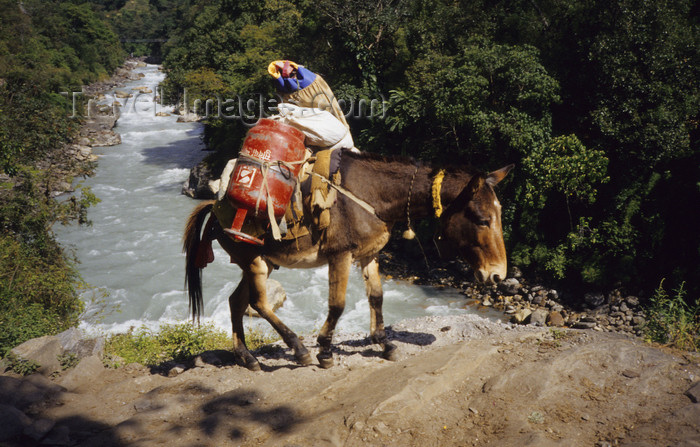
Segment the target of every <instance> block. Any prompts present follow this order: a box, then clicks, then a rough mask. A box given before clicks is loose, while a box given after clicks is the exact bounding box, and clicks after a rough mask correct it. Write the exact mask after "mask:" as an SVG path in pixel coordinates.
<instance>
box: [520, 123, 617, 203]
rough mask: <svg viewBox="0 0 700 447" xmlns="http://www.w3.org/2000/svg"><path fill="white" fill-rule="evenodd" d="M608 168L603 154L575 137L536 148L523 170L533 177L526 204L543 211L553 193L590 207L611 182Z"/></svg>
mask: <svg viewBox="0 0 700 447" xmlns="http://www.w3.org/2000/svg"><path fill="white" fill-rule="evenodd" d="M607 165H608V159H607V158H606V156H605V153H604V152H603V151H599V150H592V149H588V148H586V147H585V146H584V145H583V143H581V141H580V140H579V139H578V138H577V137H576V136H575V135H567V136H562V137H556V138H553V139H551V140H550V141H549V142H548V143H547V144H545V145H542V146H535V147H533V148H531V151H530V153H529V154H528V155H527V157H525V158H524V159H523V169H525V170H526V172H527V175H528V176H529V177H530V178H531V180H530V182H529V183H528V184H527V185H526V193H525V199H526V200H527V205H529V206H532V207H536V208H543V207H544V204H545V202H546V199H547V195H548V194H549V193H550V192H558V193H561V194H563V195H564V197H566V199H567V200H569V199H571V200H578V201H581V202H585V203H588V204H591V203H593V202H595V200H596V194H597V192H598V187H599V186H600V185H601V184H603V183H606V182H608V181H609V180H610V178H609V177H608V176H607Z"/></svg>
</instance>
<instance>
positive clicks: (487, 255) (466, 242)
mask: <svg viewBox="0 0 700 447" xmlns="http://www.w3.org/2000/svg"><path fill="white" fill-rule="evenodd" d="M512 168H513V165H508V166H506V167H504V168H501V169H499V170H497V171H494V172H492V173H490V174H488V175H485V174H477V175H474V176H473V177H472V178H471V179H470V181H469V183H468V184H467V186H466V187H465V188H464V189H463V190H462V192H460V193H459V195H458V196H457V198H456V199H455V200H454V201H453V202H452V203H451V204H450V206H449V207H447V209H445V211H444V213H443V214H442V216H441V217H440V223H441V227H442V230H441V231H442V234H441V235H440V237H439V240H438V241H439V245H440V252H441V253H442V254H443V255H447V256H459V257H462V258H464V259H465V260H466V261H467V262H468V263H469V265H470V266H471V267H472V269H473V270H474V276H475V277H476V279H477V281H479V282H482V283H486V284H494V283H497V282H499V281H501V280H502V279H505V277H506V274H507V270H508V262H507V260H506V248H505V245H504V243H503V232H502V229H501V203H500V202H499V201H498V197H496V193H495V192H494V190H493V187H494V186H496V185H497V184H498V182H500V181H501V180H503V179H504V178H505V176H506V175H507V174H508V172H510V170H511V169H512Z"/></svg>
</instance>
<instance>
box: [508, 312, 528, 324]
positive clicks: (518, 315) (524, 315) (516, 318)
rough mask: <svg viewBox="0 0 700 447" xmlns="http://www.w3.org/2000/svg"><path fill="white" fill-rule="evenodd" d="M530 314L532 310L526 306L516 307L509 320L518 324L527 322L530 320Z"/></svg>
mask: <svg viewBox="0 0 700 447" xmlns="http://www.w3.org/2000/svg"><path fill="white" fill-rule="evenodd" d="M530 315H532V310H530V309H528V308H523V309H518V310H517V311H516V312H515V313H514V314H513V316H512V317H511V321H512V322H513V323H518V324H527V323H528V322H529V321H530Z"/></svg>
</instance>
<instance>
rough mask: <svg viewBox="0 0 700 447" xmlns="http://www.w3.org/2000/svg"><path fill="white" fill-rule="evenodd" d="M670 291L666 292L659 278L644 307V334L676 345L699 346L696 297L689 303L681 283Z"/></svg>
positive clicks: (693, 348) (699, 303) (691, 348)
mask: <svg viewBox="0 0 700 447" xmlns="http://www.w3.org/2000/svg"><path fill="white" fill-rule="evenodd" d="M673 292H674V293H673V295H669V294H668V292H666V290H665V289H664V285H663V281H661V283H660V284H659V287H658V288H657V289H656V291H655V292H654V296H653V297H652V298H651V304H650V306H649V308H648V309H647V324H646V327H645V338H646V339H647V340H648V341H653V342H657V343H662V344H666V345H670V346H674V347H676V348H679V349H685V350H689V351H697V350H698V349H699V348H700V300H698V299H696V300H695V303H694V304H689V303H688V302H687V301H686V291H685V290H684V285H683V284H681V285H680V286H679V287H678V289H676V290H674V291H673Z"/></svg>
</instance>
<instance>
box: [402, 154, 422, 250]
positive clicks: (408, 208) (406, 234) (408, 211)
mask: <svg viewBox="0 0 700 447" xmlns="http://www.w3.org/2000/svg"><path fill="white" fill-rule="evenodd" d="M417 173H418V166H416V170H415V171H413V175H412V176H411V185H410V186H409V187H408V201H407V202H406V226H407V227H408V228H407V229H406V231H404V233H403V238H404V239H408V240H411V239H413V238H414V237H416V233H415V232H414V231H413V228H411V193H412V192H413V182H414V180H415V179H416V174H417ZM419 244H420V242H419Z"/></svg>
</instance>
